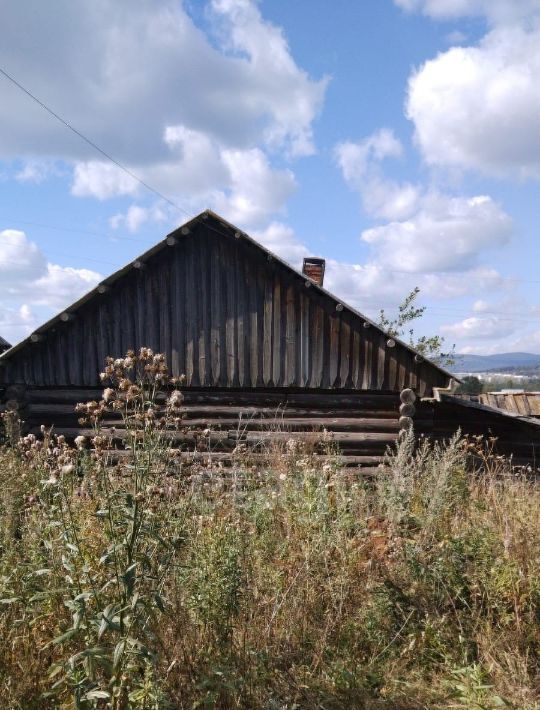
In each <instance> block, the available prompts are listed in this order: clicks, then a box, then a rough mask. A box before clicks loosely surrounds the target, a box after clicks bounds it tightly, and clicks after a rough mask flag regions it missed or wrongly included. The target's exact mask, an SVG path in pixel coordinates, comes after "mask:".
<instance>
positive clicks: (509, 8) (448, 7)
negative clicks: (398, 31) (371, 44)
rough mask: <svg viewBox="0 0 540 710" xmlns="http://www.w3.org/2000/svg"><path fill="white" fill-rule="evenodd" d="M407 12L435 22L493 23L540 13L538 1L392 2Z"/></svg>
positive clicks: (424, 0) (417, 0) (453, 0)
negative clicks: (469, 19) (468, 19)
mask: <svg viewBox="0 0 540 710" xmlns="http://www.w3.org/2000/svg"><path fill="white" fill-rule="evenodd" d="M394 2H395V4H396V5H397V6H398V7H401V8H402V9H403V10H405V11H407V12H421V13H422V14H424V15H427V16H428V17H432V18H433V19H436V20H455V19H458V18H460V17H475V16H477V17H478V16H483V17H485V18H486V19H487V20H489V21H490V22H493V23H503V22H504V23H508V22H512V21H517V20H522V19H525V18H530V17H531V16H534V15H535V14H537V13H538V12H539V11H540V4H539V3H538V0H394Z"/></svg>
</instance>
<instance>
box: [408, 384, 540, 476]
mask: <svg viewBox="0 0 540 710" xmlns="http://www.w3.org/2000/svg"><path fill="white" fill-rule="evenodd" d="M417 405H418V406H417V414H416V416H415V418H414V426H415V431H416V432H417V433H418V434H425V435H428V436H430V437H431V438H433V439H436V440H439V441H444V440H447V439H449V438H450V437H451V436H453V435H454V434H455V433H456V432H457V431H458V430H459V431H461V433H462V434H467V435H472V436H479V435H480V436H483V437H493V438H494V439H496V441H493V442H492V444H493V448H494V451H495V453H496V454H499V455H503V456H507V457H509V456H512V460H513V463H514V464H516V465H528V466H532V467H534V468H540V422H539V423H536V422H535V421H534V420H529V421H526V420H524V419H521V418H519V417H516V416H509V415H508V414H505V413H503V412H500V411H497V410H494V409H489V408H488V407H485V406H482V405H475V404H474V403H472V402H467V401H462V400H460V399H458V398H451V397H448V398H445V399H443V401H441V402H436V401H424V402H419V403H417Z"/></svg>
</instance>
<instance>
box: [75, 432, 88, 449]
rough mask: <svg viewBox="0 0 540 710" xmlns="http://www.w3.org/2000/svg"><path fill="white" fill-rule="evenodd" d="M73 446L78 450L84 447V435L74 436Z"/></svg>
mask: <svg viewBox="0 0 540 710" xmlns="http://www.w3.org/2000/svg"><path fill="white" fill-rule="evenodd" d="M75 446H76V447H77V448H78V449H79V451H80V450H81V449H84V447H85V446H86V436H82V435H79V436H76V437H75Z"/></svg>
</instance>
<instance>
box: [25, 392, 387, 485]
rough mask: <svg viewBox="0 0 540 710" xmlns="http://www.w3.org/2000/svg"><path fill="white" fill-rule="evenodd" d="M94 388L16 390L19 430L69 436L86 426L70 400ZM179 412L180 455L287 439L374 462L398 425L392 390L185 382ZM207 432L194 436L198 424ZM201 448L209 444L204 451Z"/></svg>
mask: <svg viewBox="0 0 540 710" xmlns="http://www.w3.org/2000/svg"><path fill="white" fill-rule="evenodd" d="M100 394H101V390H100V389H95V388H62V389H59V388H54V389H51V388H43V387H38V388H36V387H34V388H32V387H30V388H26V389H24V390H19V392H18V396H19V403H20V404H19V406H20V409H19V412H20V415H21V417H22V419H23V420H24V431H25V433H34V434H40V431H41V430H40V426H41V425H42V424H44V425H45V426H47V427H49V426H54V431H55V432H56V433H57V434H63V435H64V436H66V437H67V438H68V439H74V438H75V436H78V435H79V434H83V435H88V436H91V435H93V431H92V430H91V429H89V428H87V427H86V426H84V425H80V424H79V423H78V416H79V415H77V414H76V413H75V409H74V408H75V404H76V403H78V402H86V401H90V400H92V399H97V398H99V396H100ZM184 395H185V400H184V403H183V404H184V406H183V408H182V410H181V411H182V413H183V414H184V415H185V419H184V426H183V429H184V431H182V432H173V431H171V432H170V433H169V435H170V436H171V438H172V439H173V440H174V447H175V448H179V449H181V450H183V451H184V452H185V457H186V458H187V459H193V457H194V456H195V458H197V457H198V458H199V459H200V458H201V457H204V456H206V458H207V459H208V458H209V457H210V458H213V460H216V461H217V460H220V461H227V460H229V459H230V457H231V454H232V452H233V451H234V449H235V448H236V447H237V445H238V444H239V443H242V444H244V445H245V446H246V447H247V449H248V450H249V451H250V452H252V453H253V454H254V455H260V456H262V455H263V454H264V453H265V452H266V453H267V452H268V449H269V447H273V446H275V445H276V444H277V445H283V444H284V443H285V442H286V441H287V440H289V439H291V438H293V439H299V440H302V441H305V442H307V443H308V444H309V445H310V446H311V447H313V448H314V451H315V452H316V453H317V454H319V455H321V456H324V455H326V454H327V450H328V447H329V446H330V447H331V449H332V451H337V452H339V453H340V456H341V457H342V462H343V465H344V466H346V467H348V468H351V467H352V468H355V469H357V468H367V469H369V470H370V471H371V470H373V469H374V467H376V466H377V465H378V464H379V463H380V462H381V461H382V458H383V456H384V453H385V451H386V449H387V447H388V446H390V445H392V444H394V443H395V441H396V440H397V435H398V431H399V424H398V417H399V395H397V394H395V393H384V392H347V393H338V392H324V393H323V392H317V393H315V392H313V393H307V392H299V391H290V392H284V391H281V392H279V391H275V390H258V391H251V392H246V391H240V390H236V391H234V390H215V391H211V392H209V391H200V390H199V391H197V390H186V391H185V392H184ZM113 428H114V437H115V439H117V440H118V442H119V444H121V442H122V440H123V438H124V430H123V426H122V423H121V421H120V420H119V419H118V418H117V417H113V416H109V415H108V418H105V419H104V421H103V429H104V430H105V431H106V432H108V433H113ZM207 428H209V429H210V430H211V433H210V434H209V435H207V436H204V437H202V438H201V436H200V432H201V431H203V430H205V429H207ZM201 442H202V445H203V448H208V446H210V448H211V449H212V453H211V455H210V456H209V454H208V452H205V451H201V450H200V448H201Z"/></svg>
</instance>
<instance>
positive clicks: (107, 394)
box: [103, 387, 114, 402]
mask: <svg viewBox="0 0 540 710" xmlns="http://www.w3.org/2000/svg"><path fill="white" fill-rule="evenodd" d="M113 399H114V390H113V389H112V388H111V387H107V389H105V390H103V401H104V402H111V401H112V400H113Z"/></svg>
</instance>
